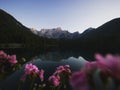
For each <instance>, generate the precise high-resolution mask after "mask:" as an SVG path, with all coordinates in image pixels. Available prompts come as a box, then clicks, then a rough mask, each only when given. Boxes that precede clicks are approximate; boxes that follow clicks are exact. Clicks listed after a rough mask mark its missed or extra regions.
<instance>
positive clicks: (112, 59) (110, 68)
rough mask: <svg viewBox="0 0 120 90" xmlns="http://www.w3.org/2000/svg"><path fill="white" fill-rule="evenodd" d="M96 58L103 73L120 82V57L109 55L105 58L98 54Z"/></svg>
mask: <svg viewBox="0 0 120 90" xmlns="http://www.w3.org/2000/svg"><path fill="white" fill-rule="evenodd" d="M95 58H96V59H97V61H98V66H99V68H101V70H102V71H104V72H108V73H109V74H110V75H111V76H112V77H113V78H115V79H119V80H120V56H113V55H111V54H108V55H106V56H105V57H103V56H102V55H100V54H96V55H95Z"/></svg>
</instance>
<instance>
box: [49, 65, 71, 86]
mask: <svg viewBox="0 0 120 90" xmlns="http://www.w3.org/2000/svg"><path fill="white" fill-rule="evenodd" d="M70 74H71V70H70V66H69V65H65V66H59V67H57V70H56V71H55V73H54V74H53V75H52V76H50V77H49V82H50V83H51V84H52V85H53V86H59V85H60V83H61V79H65V78H64V77H62V76H63V75H67V77H69V76H70ZM62 81H63V80H62Z"/></svg>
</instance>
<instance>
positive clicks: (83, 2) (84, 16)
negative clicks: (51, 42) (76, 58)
mask: <svg viewBox="0 0 120 90" xmlns="http://www.w3.org/2000/svg"><path fill="white" fill-rule="evenodd" d="M0 8H1V9H3V10H5V11H6V12H8V13H10V14H11V15H12V16H14V17H15V18H16V19H17V20H18V21H20V22H21V23H22V24H23V25H25V26H27V27H29V28H36V29H37V30H40V29H42V28H56V27H61V28H62V29H63V30H68V31H70V32H75V31H79V32H83V31H84V30H86V29H87V28H89V27H93V28H97V27H98V26H100V25H102V24H104V23H105V22H107V21H110V20H111V19H114V18H118V17H120V0H0Z"/></svg>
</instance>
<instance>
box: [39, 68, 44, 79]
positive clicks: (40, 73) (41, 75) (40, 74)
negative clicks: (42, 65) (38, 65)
mask: <svg viewBox="0 0 120 90" xmlns="http://www.w3.org/2000/svg"><path fill="white" fill-rule="evenodd" d="M39 78H40V79H41V81H43V80H44V70H43V69H41V70H40V71H39Z"/></svg>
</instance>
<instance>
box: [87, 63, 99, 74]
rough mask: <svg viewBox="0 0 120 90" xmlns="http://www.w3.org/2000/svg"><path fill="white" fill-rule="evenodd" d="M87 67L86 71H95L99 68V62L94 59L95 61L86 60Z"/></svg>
mask: <svg viewBox="0 0 120 90" xmlns="http://www.w3.org/2000/svg"><path fill="white" fill-rule="evenodd" d="M85 68H86V71H87V72H89V73H93V72H94V71H95V70H96V69H97V62H96V61H93V62H89V61H88V62H86V63H85Z"/></svg>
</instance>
